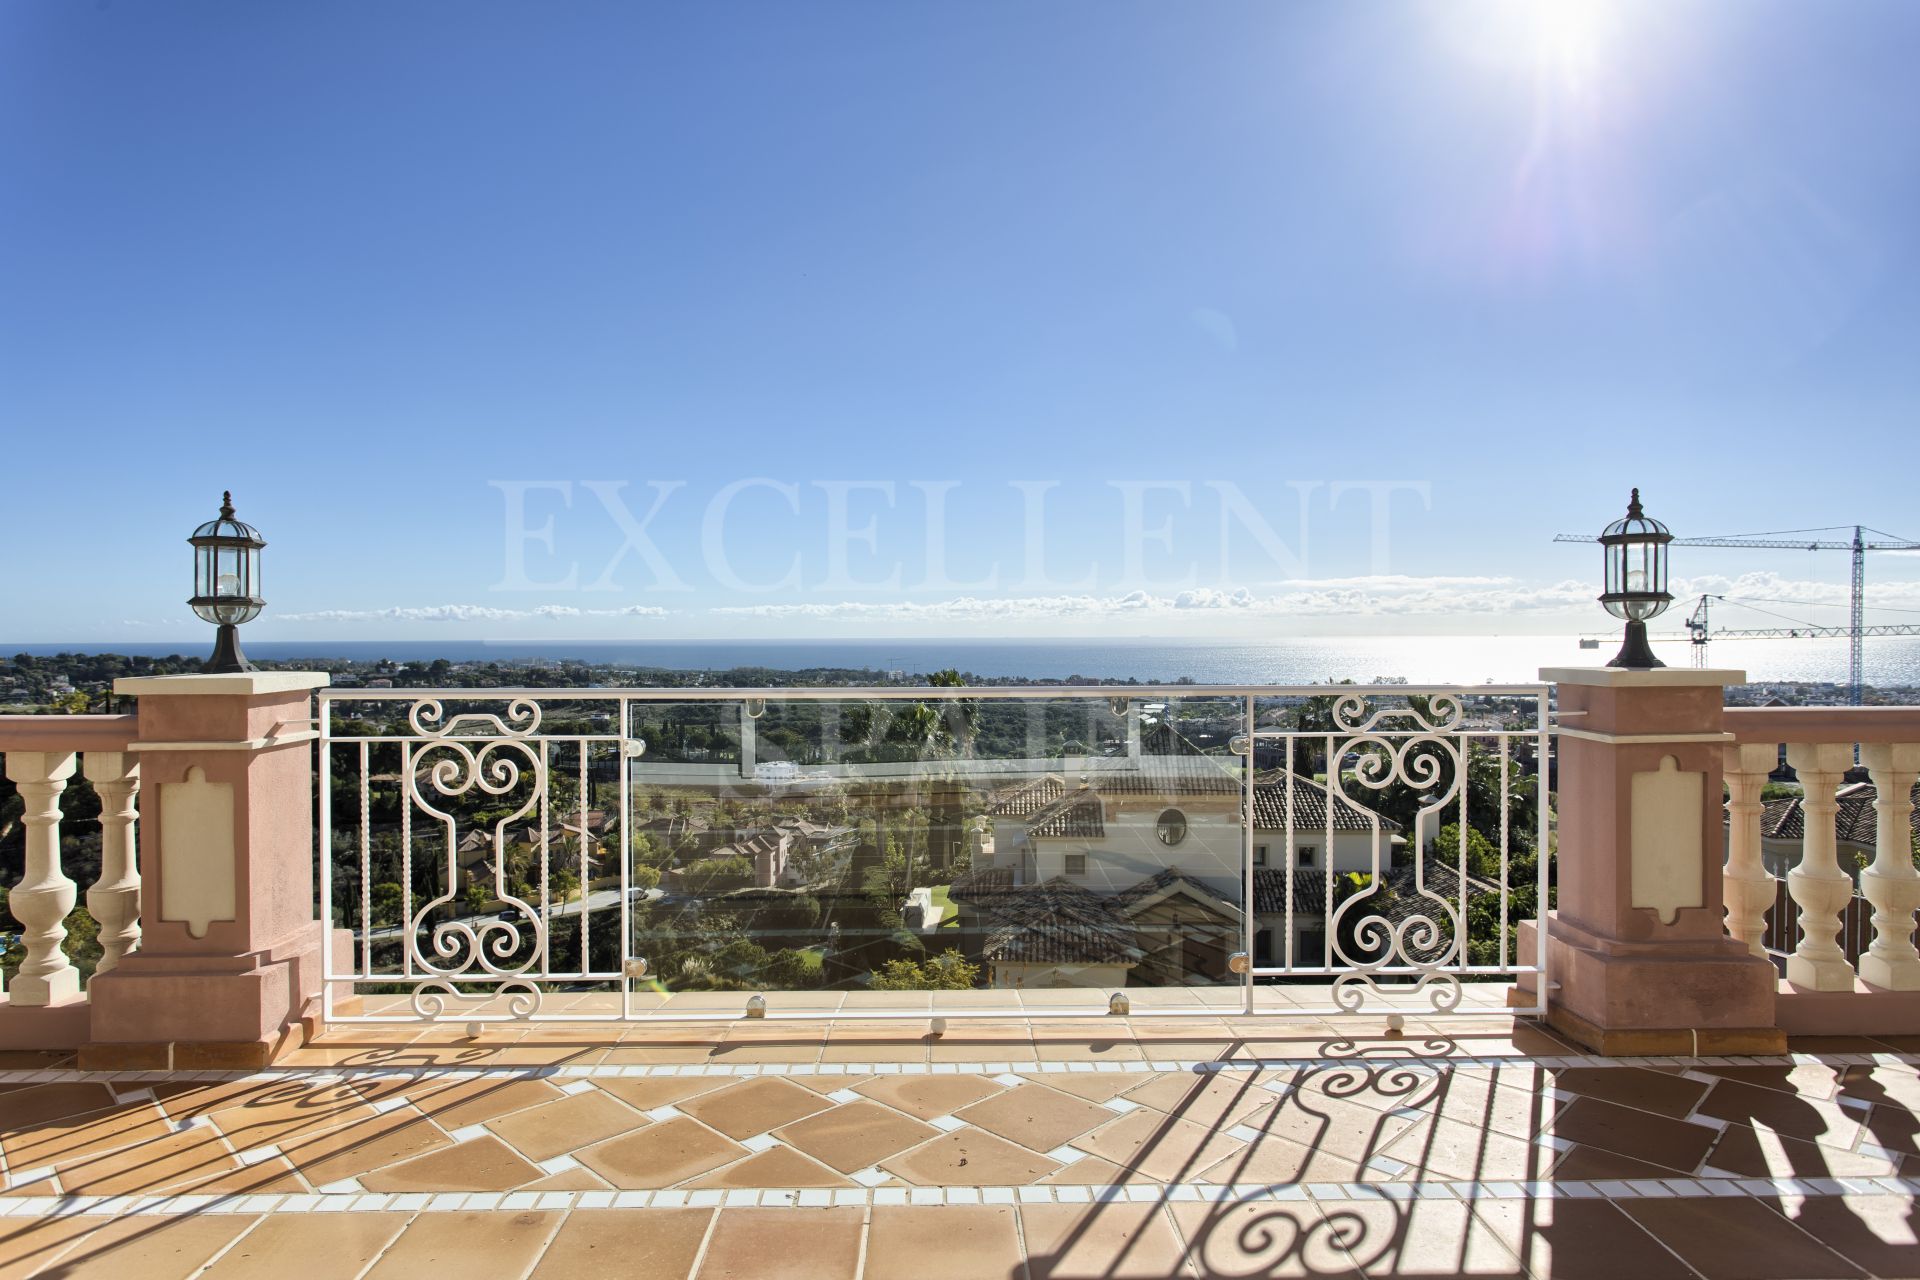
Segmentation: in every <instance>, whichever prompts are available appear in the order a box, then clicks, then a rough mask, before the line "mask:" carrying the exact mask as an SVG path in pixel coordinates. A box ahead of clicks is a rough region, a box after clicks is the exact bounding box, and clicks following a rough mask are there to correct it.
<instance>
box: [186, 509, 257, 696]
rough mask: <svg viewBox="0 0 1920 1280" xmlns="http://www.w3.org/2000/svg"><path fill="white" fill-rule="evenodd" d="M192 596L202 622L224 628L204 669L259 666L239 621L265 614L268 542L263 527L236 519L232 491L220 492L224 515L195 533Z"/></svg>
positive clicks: (219, 670)
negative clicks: (263, 560) (245, 648)
mask: <svg viewBox="0 0 1920 1280" xmlns="http://www.w3.org/2000/svg"><path fill="white" fill-rule="evenodd" d="M187 541H188V542H189V543H191V544H193V598H192V599H191V600H189V601H187V603H188V604H190V605H192V606H193V611H194V612H195V613H196V614H198V615H199V616H200V618H201V620H202V621H204V622H211V623H213V624H214V625H215V626H217V627H219V628H220V630H219V632H218V634H217V636H216V638H215V640H214V645H213V657H212V658H210V659H208V661H207V663H206V665H205V666H203V667H202V668H201V670H202V671H204V672H206V673H208V674H209V675H226V674H230V673H232V672H235V671H252V670H254V669H255V668H254V665H253V664H252V663H251V662H248V661H247V655H246V654H244V653H242V652H240V630H239V628H240V624H241V623H243V622H251V621H252V620H253V619H255V618H257V617H259V616H260V610H262V609H263V608H265V607H266V604H267V602H266V600H265V599H264V598H263V597H262V596H261V594H260V548H262V547H264V546H266V545H267V542H266V539H265V538H262V537H261V536H260V531H259V530H258V529H255V528H254V527H253V526H252V525H250V524H243V523H242V522H240V521H238V520H236V519H234V518H233V494H231V493H223V494H221V495H220V514H219V516H218V517H216V518H215V519H212V520H209V521H207V522H206V523H205V524H203V525H201V526H200V527H199V528H198V529H195V530H194V531H193V536H192V537H191V538H188V539H187Z"/></svg>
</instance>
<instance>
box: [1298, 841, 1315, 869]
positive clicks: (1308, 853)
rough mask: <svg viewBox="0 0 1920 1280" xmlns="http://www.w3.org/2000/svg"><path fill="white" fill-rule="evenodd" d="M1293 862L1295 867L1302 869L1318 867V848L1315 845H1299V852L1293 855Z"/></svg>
mask: <svg viewBox="0 0 1920 1280" xmlns="http://www.w3.org/2000/svg"><path fill="white" fill-rule="evenodd" d="M1294 861H1295V863H1296V864H1297V865H1299V866H1302V867H1317V866H1319V865H1320V846H1319V845H1317V844H1303V845H1301V846H1300V852H1299V853H1298V854H1296V855H1295V857H1294Z"/></svg>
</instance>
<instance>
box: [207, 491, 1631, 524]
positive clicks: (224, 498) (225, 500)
mask: <svg viewBox="0 0 1920 1280" xmlns="http://www.w3.org/2000/svg"><path fill="white" fill-rule="evenodd" d="M1639 492H1640V491H1639V490H1638V489H1635V490H1634V493H1636V494H1638V493H1639ZM220 518H221V519H222V520H231V519H233V490H231V489H222V490H221V491H220Z"/></svg>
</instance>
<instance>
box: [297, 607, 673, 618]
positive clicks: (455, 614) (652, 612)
mask: <svg viewBox="0 0 1920 1280" xmlns="http://www.w3.org/2000/svg"><path fill="white" fill-rule="evenodd" d="M671 612H672V610H670V609H662V608H659V607H658V606H655V605H650V604H630V605H626V606H624V607H623V608H619V609H581V608H579V607H577V606H575V605H570V604H543V605H536V606H535V607H533V608H531V609H502V608H498V607H496V606H494V605H485V604H434V605H394V606H392V607H391V608H387V609H315V610H311V611H309V612H306V613H279V614H274V615H272V616H273V617H274V618H276V619H277V620H279V621H281V622H511V621H515V620H517V619H522V618H553V619H557V618H664V617H666V616H667V615H668V614H669V613H671Z"/></svg>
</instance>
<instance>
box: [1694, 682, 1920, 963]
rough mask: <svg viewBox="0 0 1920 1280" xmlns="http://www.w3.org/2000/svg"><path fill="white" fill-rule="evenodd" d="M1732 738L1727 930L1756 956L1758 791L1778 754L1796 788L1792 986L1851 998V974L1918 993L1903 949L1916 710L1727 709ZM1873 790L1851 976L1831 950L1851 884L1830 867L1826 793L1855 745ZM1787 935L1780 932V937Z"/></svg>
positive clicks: (1762, 911)
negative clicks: (1864, 913)
mask: <svg viewBox="0 0 1920 1280" xmlns="http://www.w3.org/2000/svg"><path fill="white" fill-rule="evenodd" d="M1726 723H1727V727H1728V728H1729V729H1730V730H1732V732H1733V735H1734V737H1735V739H1736V743H1735V745H1731V746H1728V747H1727V748H1726V782H1727V861H1726V869H1725V872H1724V880H1723V883H1724V886H1725V898H1726V906H1727V931H1728V933H1730V934H1731V935H1733V936H1734V937H1736V938H1739V939H1740V940H1741V941H1743V942H1745V943H1746V944H1747V946H1748V948H1749V949H1750V950H1752V951H1753V952H1754V954H1756V955H1763V954H1766V951H1765V948H1764V946H1763V944H1762V941H1761V939H1762V936H1763V934H1764V932H1765V930H1766V924H1767V921H1766V914H1767V911H1768V910H1769V909H1770V908H1772V907H1773V905H1774V900H1775V889H1774V886H1775V883H1776V882H1775V878H1774V876H1773V875H1772V874H1771V873H1770V872H1769V871H1768V870H1767V868H1766V865H1765V856H1764V852H1765V848H1764V847H1765V842H1766V837H1765V833H1764V830H1763V825H1764V824H1763V822H1762V811H1763V805H1762V804H1761V800H1760V795H1761V790H1762V788H1763V787H1764V786H1765V784H1766V781H1767V779H1768V776H1769V775H1770V774H1771V773H1772V772H1773V771H1774V770H1775V769H1776V768H1777V766H1778V761H1779V752H1780V749H1781V747H1783V746H1784V747H1785V749H1786V757H1787V763H1788V764H1790V765H1792V766H1793V769H1794V772H1795V773H1796V774H1797V775H1798V777H1799V780H1800V785H1801V787H1802V788H1803V789H1804V791H1805V795H1804V796H1803V798H1802V800H1801V808H1802V816H1803V819H1804V827H1803V834H1802V836H1801V839H1800V851H1799V857H1798V860H1797V861H1796V863H1795V865H1794V866H1793V867H1792V869H1791V870H1789V871H1788V873H1787V876H1786V880H1787V887H1788V892H1789V893H1790V894H1791V896H1792V900H1793V903H1794V906H1795V907H1796V908H1797V913H1798V926H1799V928H1798V932H1799V934H1800V937H1799V941H1798V942H1797V944H1796V945H1795V946H1794V949H1793V951H1792V953H1791V954H1790V955H1789V956H1788V957H1787V960H1786V977H1787V979H1788V981H1789V982H1791V983H1792V984H1793V985H1794V986H1795V987H1798V988H1802V989H1806V990H1810V991H1815V992H1851V991H1854V990H1855V989H1856V988H1855V980H1856V978H1858V979H1859V981H1861V982H1864V983H1865V984H1867V985H1868V986H1869V987H1872V988H1877V989H1881V990H1887V991H1920V952H1916V951H1915V949H1914V943H1913V933H1914V924H1915V915H1914V913H1915V911H1916V910H1917V909H1920V870H1916V868H1915V866H1914V860H1913V825H1912V823H1913V809H1914V804H1913V787H1914V782H1915V779H1916V778H1920V709H1916V708H1911V707H1885V708H1882V707H1873V708H1793V709H1789V710H1782V709H1773V708H1768V709H1758V708H1753V709H1746V708H1735V709H1729V710H1728V712H1727V714H1726ZM1856 744H1858V746H1859V758H1860V763H1861V764H1862V765H1863V766H1864V767H1865V769H1866V773H1867V777H1868V779H1869V780H1870V781H1871V782H1872V784H1873V787H1874V792H1875V797H1874V801H1873V808H1874V813H1875V821H1874V855H1873V860H1872V862H1871V864H1870V865H1868V866H1866V867H1865V868H1864V869H1862V870H1860V871H1859V873H1858V876H1857V882H1858V886H1859V887H1858V893H1859V895H1860V896H1862V897H1864V898H1865V899H1866V900H1867V902H1868V903H1869V904H1871V906H1872V908H1873V941H1872V944H1871V945H1870V946H1869V947H1868V948H1867V950H1866V951H1865V952H1864V953H1863V954H1861V956H1860V958H1859V964H1858V968H1857V971H1856V968H1855V965H1854V964H1853V963H1852V962H1851V961H1850V959H1849V956H1848V952H1847V950H1845V949H1843V948H1842V947H1841V946H1840V944H1839V935H1840V932H1841V928H1842V924H1843V920H1844V913H1845V912H1846V911H1847V909H1848V907H1849V904H1850V903H1851V902H1852V901H1853V899H1854V897H1855V893H1856V890H1855V883H1856V877H1855V875H1853V874H1851V873H1850V871H1849V869H1848V868H1847V867H1846V866H1844V865H1843V864H1842V862H1841V860H1840V847H1839V834H1838V831H1837V829H1836V820H1837V816H1838V813H1839V808H1840V800H1839V798H1838V795H1837V793H1838V792H1839V791H1840V788H1841V787H1842V785H1843V783H1844V781H1845V779H1846V776H1847V774H1848V772H1849V771H1850V770H1851V769H1852V768H1853V767H1854V749H1855V745H1856ZM1789 936H1790V935H1789Z"/></svg>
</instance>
